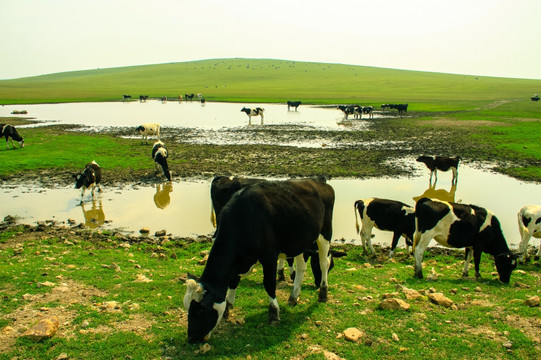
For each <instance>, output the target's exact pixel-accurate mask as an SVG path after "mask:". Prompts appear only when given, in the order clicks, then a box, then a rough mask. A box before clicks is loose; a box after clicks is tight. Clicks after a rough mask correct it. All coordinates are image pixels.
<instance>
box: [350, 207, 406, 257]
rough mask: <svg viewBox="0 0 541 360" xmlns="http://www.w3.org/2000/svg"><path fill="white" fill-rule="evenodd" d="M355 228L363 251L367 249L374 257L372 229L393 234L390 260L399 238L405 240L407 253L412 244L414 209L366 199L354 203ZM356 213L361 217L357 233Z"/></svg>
mask: <svg viewBox="0 0 541 360" xmlns="http://www.w3.org/2000/svg"><path fill="white" fill-rule="evenodd" d="M354 209H355V210H354V211H355V226H356V227H357V233H358V234H359V233H360V235H361V240H362V244H363V248H364V251H365V252H366V249H367V247H368V248H369V249H370V251H371V252H372V255H374V254H375V253H376V252H375V251H374V248H373V247H372V241H371V240H370V239H371V237H372V229H373V228H374V227H375V228H376V229H379V230H383V231H392V232H393V241H392V243H391V251H390V252H389V257H390V258H392V257H393V254H394V249H395V248H396V245H397V244H398V240H399V239H400V236H403V237H404V238H405V240H406V248H407V250H408V253H409V247H410V245H412V244H413V233H414V232H415V209H414V208H413V207H411V206H409V205H407V204H404V203H403V202H400V201H396V200H388V199H379V198H368V199H362V200H357V201H355V205H354ZM357 212H358V213H359V216H360V217H361V224H362V227H361V230H360V231H359V221H358V220H357Z"/></svg>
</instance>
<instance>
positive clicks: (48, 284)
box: [36, 281, 56, 288]
mask: <svg viewBox="0 0 541 360" xmlns="http://www.w3.org/2000/svg"><path fill="white" fill-rule="evenodd" d="M36 286H37V287H38V288H40V287H42V286H47V287H53V286H56V284H55V283H53V282H50V281H45V282H42V283H37V284H36Z"/></svg>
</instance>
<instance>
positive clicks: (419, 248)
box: [413, 233, 432, 279]
mask: <svg viewBox="0 0 541 360" xmlns="http://www.w3.org/2000/svg"><path fill="white" fill-rule="evenodd" d="M415 237H417V238H419V240H416V239H415V240H414V241H413V255H414V257H415V273H414V276H415V277H416V278H418V279H422V278H423V256H424V253H425V249H426V248H427V247H428V243H429V242H430V240H431V239H432V236H431V235H430V234H427V233H423V234H420V233H415Z"/></svg>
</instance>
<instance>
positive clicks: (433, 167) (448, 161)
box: [417, 155, 461, 185]
mask: <svg viewBox="0 0 541 360" xmlns="http://www.w3.org/2000/svg"><path fill="white" fill-rule="evenodd" d="M460 160H461V158H460V156H457V157H454V158H451V157H446V156H436V157H432V156H426V155H422V156H419V157H418V158H417V162H422V163H423V164H425V165H426V167H427V168H428V169H429V170H430V180H429V183H432V175H434V184H436V181H438V170H441V171H448V170H449V169H451V171H452V172H453V179H452V180H451V183H452V184H454V185H456V183H457V181H458V163H459V162H460Z"/></svg>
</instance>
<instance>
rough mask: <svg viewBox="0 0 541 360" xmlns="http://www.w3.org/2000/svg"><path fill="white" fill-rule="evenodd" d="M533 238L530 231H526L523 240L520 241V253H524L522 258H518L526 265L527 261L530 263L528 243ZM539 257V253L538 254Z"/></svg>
mask: <svg viewBox="0 0 541 360" xmlns="http://www.w3.org/2000/svg"><path fill="white" fill-rule="evenodd" d="M531 237H532V236H531V235H530V232H529V231H528V229H524V232H523V233H522V239H521V240H520V244H519V247H518V249H519V252H520V253H522V255H520V257H519V258H518V259H519V261H520V262H521V263H522V264H524V263H526V261H528V258H529V255H528V243H529V242H530V238H531ZM540 246H541V243H540ZM538 255H539V253H538ZM538 255H536V256H538Z"/></svg>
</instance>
